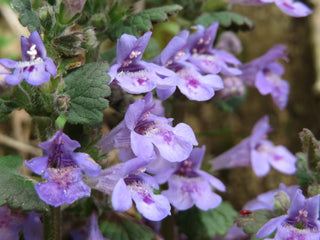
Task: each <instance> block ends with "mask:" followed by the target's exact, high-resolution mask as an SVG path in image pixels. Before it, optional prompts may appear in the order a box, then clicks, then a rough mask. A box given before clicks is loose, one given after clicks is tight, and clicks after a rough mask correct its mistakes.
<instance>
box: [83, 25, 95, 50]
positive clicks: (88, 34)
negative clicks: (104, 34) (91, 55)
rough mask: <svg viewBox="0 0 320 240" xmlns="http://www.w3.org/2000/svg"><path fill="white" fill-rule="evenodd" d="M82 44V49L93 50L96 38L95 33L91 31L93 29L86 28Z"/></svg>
mask: <svg viewBox="0 0 320 240" xmlns="http://www.w3.org/2000/svg"><path fill="white" fill-rule="evenodd" d="M83 34H84V42H83V44H82V46H83V47H84V48H94V47H95V46H97V44H98V42H97V38H96V33H95V31H94V30H93V28H87V29H85V30H84V33H83Z"/></svg>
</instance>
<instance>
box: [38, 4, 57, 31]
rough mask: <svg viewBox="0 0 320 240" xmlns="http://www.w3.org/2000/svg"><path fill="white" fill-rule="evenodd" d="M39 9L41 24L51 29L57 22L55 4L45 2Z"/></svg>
mask: <svg viewBox="0 0 320 240" xmlns="http://www.w3.org/2000/svg"><path fill="white" fill-rule="evenodd" d="M38 11H39V19H40V22H41V25H42V26H43V27H44V28H45V29H47V30H50V29H51V27H52V26H53V24H54V23H55V12H54V9H53V6H51V5H49V4H48V3H44V5H43V6H42V7H40V8H39V10H38Z"/></svg>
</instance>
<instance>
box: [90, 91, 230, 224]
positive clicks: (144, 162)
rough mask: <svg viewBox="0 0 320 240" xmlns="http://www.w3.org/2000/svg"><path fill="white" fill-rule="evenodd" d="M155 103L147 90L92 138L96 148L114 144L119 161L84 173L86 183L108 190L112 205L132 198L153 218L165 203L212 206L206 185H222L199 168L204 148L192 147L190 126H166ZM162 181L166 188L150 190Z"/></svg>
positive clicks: (123, 206) (121, 206)
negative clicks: (105, 130)
mask: <svg viewBox="0 0 320 240" xmlns="http://www.w3.org/2000/svg"><path fill="white" fill-rule="evenodd" d="M155 106H156V104H155V103H154V102H153V101H152V95H151V93H148V94H147V95H146V96H145V97H144V98H143V99H138V100H137V101H136V102H135V103H133V104H131V105H130V106H129V108H128V110H127V112H126V115H125V118H124V121H122V122H121V123H119V125H118V126H116V127H115V128H114V129H112V130H111V131H110V132H109V133H108V134H107V135H105V136H104V137H103V138H102V139H101V140H100V141H99V142H98V146H99V147H100V148H101V151H102V152H109V151H111V150H112V149H115V148H117V149H119V157H120V159H121V160H122V161H123V163H120V164H117V165H115V166H113V167H111V168H108V169H105V170H102V173H101V174H100V176H98V177H96V178H89V179H88V181H89V182H90V185H91V186H93V188H95V189H98V190H100V191H102V192H105V193H107V194H111V195H112V205H113V207H114V209H115V210H117V211H125V210H128V209H129V208H130V207H131V205H132V202H131V199H132V200H133V201H134V202H135V203H136V207H137V210H138V211H139V212H140V213H141V214H142V215H143V216H144V217H145V218H147V219H149V220H153V221H159V220H161V219H163V218H164V217H166V216H167V215H170V214H171V213H170V204H169V203H171V204H172V205H173V206H175V207H176V208H177V209H179V210H185V209H188V208H190V207H192V206H193V205H194V204H195V205H196V206H197V207H199V208H200V209H203V210H208V209H211V208H215V207H217V206H218V205H219V204H220V203H221V201H222V199H221V197H220V196H218V195H217V194H216V193H213V192H212V189H211V186H213V187H215V188H216V189H218V190H220V191H225V186H224V185H223V183H222V182H221V181H220V180H218V179H217V178H215V177H213V176H211V175H210V174H208V173H206V172H204V171H202V170H200V166H201V162H202V159H203V156H204V151H205V148H204V147H203V148H202V149H197V148H194V149H193V146H194V145H197V144H198V142H197V140H196V138H195V135H194V133H193V131H192V129H191V127H189V126H188V125H187V124H184V123H179V124H178V125H177V126H175V127H172V124H171V123H172V120H173V119H167V118H165V117H163V116H161V115H158V114H159V112H160V113H161V112H162V111H158V109H156V108H155ZM150 174H152V175H154V176H151V175H150ZM166 181H168V184H169V189H168V190H166V191H162V193H161V194H154V193H153V190H152V189H159V185H158V184H163V183H165V182H166ZM208 199H210V201H208Z"/></svg>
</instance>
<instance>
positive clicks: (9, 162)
mask: <svg viewBox="0 0 320 240" xmlns="http://www.w3.org/2000/svg"><path fill="white" fill-rule="evenodd" d="M22 161H23V159H22V157H20V156H11V155H9V156H5V157H1V158H0V205H1V206H2V205H4V204H6V203H7V204H8V206H9V207H10V208H14V209H15V208H21V209H22V210H23V211H32V210H35V211H38V212H41V211H47V210H48V206H47V205H46V204H45V203H44V202H43V201H41V200H40V199H39V197H38V194H37V192H36V190H35V188H34V185H35V183H36V182H35V181H34V180H32V179H30V178H27V177H25V176H22V175H20V174H19V173H18V171H17V170H18V169H19V168H20V167H21V166H22Z"/></svg>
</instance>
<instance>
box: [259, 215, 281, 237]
mask: <svg viewBox="0 0 320 240" xmlns="http://www.w3.org/2000/svg"><path fill="white" fill-rule="evenodd" d="M286 217H287V216H286V215H282V216H280V217H276V218H272V219H270V220H269V221H268V222H267V223H266V224H265V225H263V226H262V228H260V229H259V231H258V232H257V238H264V237H267V236H269V235H270V234H271V233H273V232H274V231H275V230H276V229H277V228H278V227H279V226H280V225H281V223H282V222H283V221H284V220H285V219H286Z"/></svg>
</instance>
